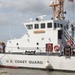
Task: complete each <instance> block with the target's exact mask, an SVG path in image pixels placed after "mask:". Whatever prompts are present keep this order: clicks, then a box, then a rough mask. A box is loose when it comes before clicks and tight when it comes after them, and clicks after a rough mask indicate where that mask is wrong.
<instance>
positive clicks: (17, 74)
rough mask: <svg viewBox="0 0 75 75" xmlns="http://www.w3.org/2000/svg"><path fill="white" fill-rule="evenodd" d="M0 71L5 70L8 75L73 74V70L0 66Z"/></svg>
mask: <svg viewBox="0 0 75 75" xmlns="http://www.w3.org/2000/svg"><path fill="white" fill-rule="evenodd" d="M0 70H1V71H2V72H7V74H9V75H75V72H73V73H72V72H62V71H45V70H34V69H8V68H0Z"/></svg>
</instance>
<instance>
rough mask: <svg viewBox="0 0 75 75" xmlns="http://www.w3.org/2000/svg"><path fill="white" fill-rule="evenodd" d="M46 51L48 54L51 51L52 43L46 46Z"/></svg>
mask: <svg viewBox="0 0 75 75" xmlns="http://www.w3.org/2000/svg"><path fill="white" fill-rule="evenodd" d="M46 51H50V52H52V51H53V44H52V43H48V44H46Z"/></svg>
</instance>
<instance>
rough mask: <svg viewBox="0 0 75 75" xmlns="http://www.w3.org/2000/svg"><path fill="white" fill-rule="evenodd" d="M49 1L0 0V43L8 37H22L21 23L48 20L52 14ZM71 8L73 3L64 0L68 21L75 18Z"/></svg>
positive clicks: (22, 27)
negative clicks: (38, 19)
mask: <svg viewBox="0 0 75 75" xmlns="http://www.w3.org/2000/svg"><path fill="white" fill-rule="evenodd" d="M51 1H53V0H0V41H4V42H5V41H6V40H8V38H9V36H10V35H11V37H16V38H20V37H21V36H23V35H24V33H25V32H26V30H25V28H24V26H23V23H24V22H26V21H29V19H30V18H33V20H35V18H36V17H37V16H41V15H47V16H46V17H45V19H50V18H51V17H52V13H53V12H52V8H51V7H49V4H50V2H51ZM73 4H74V5H73ZM73 6H75V1H74V2H68V0H65V11H67V14H66V15H65V16H66V19H68V20H70V21H72V20H73V18H74V17H73V16H75V15H73V11H74V10H75V7H73ZM73 9H74V10H73ZM74 12H75V11H74Z"/></svg>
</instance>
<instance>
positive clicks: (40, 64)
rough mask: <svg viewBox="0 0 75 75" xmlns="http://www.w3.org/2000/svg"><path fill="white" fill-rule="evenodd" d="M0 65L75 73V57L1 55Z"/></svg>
mask: <svg viewBox="0 0 75 75" xmlns="http://www.w3.org/2000/svg"><path fill="white" fill-rule="evenodd" d="M0 65H2V66H10V67H11V66H14V67H25V68H40V69H47V67H48V69H54V70H68V71H75V57H74V56H72V57H70V58H66V57H65V56H47V55H22V54H0Z"/></svg>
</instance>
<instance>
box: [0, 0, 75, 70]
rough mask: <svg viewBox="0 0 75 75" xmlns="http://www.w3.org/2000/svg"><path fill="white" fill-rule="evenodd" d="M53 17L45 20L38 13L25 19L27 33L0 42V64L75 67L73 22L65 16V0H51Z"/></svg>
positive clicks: (35, 66)
mask: <svg viewBox="0 0 75 75" xmlns="http://www.w3.org/2000/svg"><path fill="white" fill-rule="evenodd" d="M49 6H50V7H52V9H53V13H54V18H51V20H44V18H43V17H44V16H45V15H43V16H39V17H37V18H36V20H35V21H33V20H32V19H30V22H27V23H24V26H25V28H26V29H27V33H26V34H25V35H24V36H23V37H21V38H20V39H12V40H8V42H7V45H6V47H5V44H4V43H3V42H1V43H0V45H2V48H3V49H1V48H0V50H3V52H2V53H1V54H0V65H1V66H6V67H25V68H40V69H47V68H48V69H52V70H68V71H75V50H74V46H75V45H74V38H73V37H74V26H73V25H71V27H72V34H71V33H69V30H70V29H69V28H70V24H69V21H67V20H66V19H65V17H64V13H66V12H64V0H57V2H56V3H55V2H51V4H50V5H49Z"/></svg>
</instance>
